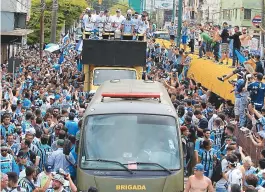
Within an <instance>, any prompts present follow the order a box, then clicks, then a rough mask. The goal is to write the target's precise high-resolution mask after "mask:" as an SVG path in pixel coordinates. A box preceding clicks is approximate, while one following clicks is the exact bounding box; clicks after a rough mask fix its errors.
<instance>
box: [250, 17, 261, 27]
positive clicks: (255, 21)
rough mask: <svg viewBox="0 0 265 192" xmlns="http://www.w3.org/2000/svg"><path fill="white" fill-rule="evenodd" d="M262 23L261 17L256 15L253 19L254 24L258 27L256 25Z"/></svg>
mask: <svg viewBox="0 0 265 192" xmlns="http://www.w3.org/2000/svg"><path fill="white" fill-rule="evenodd" d="M260 23H261V16H260V15H256V16H255V17H253V19H252V24H253V25H254V26H255V27H256V25H258V24H260Z"/></svg>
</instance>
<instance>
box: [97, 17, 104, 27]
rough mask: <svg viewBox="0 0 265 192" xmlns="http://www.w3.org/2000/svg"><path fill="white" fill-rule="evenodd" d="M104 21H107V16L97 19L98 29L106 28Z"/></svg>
mask: <svg viewBox="0 0 265 192" xmlns="http://www.w3.org/2000/svg"><path fill="white" fill-rule="evenodd" d="M104 21H105V16H104V15H102V16H100V15H98V16H97V17H96V28H103V27H104Z"/></svg>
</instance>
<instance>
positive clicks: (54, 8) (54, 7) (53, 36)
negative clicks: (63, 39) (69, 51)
mask: <svg viewBox="0 0 265 192" xmlns="http://www.w3.org/2000/svg"><path fill="white" fill-rule="evenodd" d="M57 11H58V1H57V0H53V4H52V30H51V43H56V28H57Z"/></svg>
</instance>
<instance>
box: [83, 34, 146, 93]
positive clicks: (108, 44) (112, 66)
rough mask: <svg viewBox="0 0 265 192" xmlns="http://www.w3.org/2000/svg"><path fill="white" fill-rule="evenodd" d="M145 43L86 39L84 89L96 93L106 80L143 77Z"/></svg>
mask: <svg viewBox="0 0 265 192" xmlns="http://www.w3.org/2000/svg"><path fill="white" fill-rule="evenodd" d="M146 46H147V45H146V42H139V41H123V40H90V39H87V40H84V41H83V52H82V60H83V64H84V73H85V81H84V90H85V91H87V92H89V94H90V95H93V94H95V92H96V90H97V89H98V87H99V86H100V85H101V84H102V83H103V82H104V81H108V80H115V79H116V80H117V79H138V80H139V79H142V74H143V70H144V67H145V66H146Z"/></svg>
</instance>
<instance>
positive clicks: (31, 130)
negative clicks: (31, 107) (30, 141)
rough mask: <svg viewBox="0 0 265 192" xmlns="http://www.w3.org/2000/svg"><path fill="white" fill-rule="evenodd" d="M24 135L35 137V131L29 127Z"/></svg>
mask: <svg viewBox="0 0 265 192" xmlns="http://www.w3.org/2000/svg"><path fill="white" fill-rule="evenodd" d="M26 134H31V135H35V134H36V130H35V129H34V128H33V127H31V128H29V129H28V130H26Z"/></svg>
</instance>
